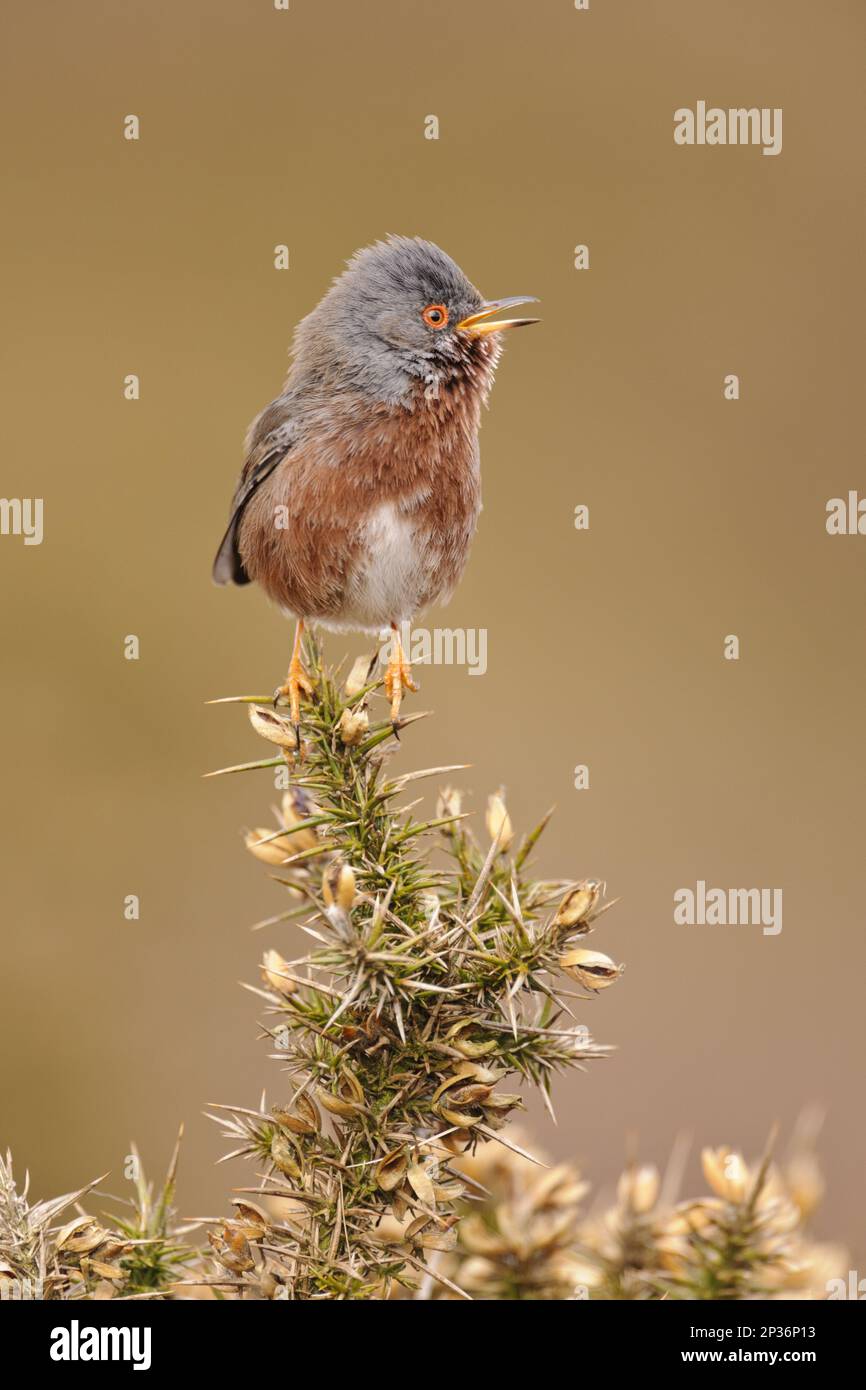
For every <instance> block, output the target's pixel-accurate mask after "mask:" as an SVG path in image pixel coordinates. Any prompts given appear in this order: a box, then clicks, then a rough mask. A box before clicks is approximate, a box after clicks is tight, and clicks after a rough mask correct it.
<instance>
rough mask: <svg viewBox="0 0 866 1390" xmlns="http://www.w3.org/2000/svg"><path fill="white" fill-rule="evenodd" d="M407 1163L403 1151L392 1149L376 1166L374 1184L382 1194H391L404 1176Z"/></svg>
mask: <svg viewBox="0 0 866 1390" xmlns="http://www.w3.org/2000/svg"><path fill="white" fill-rule="evenodd" d="M408 1166H409V1161H408V1159H407V1157H406V1150H405V1149H394V1150H393V1152H392V1153H389V1154H386V1155H385V1157H384V1158H383V1159H382V1160H381V1162H379V1163H378V1164H377V1165H376V1184H377V1186H378V1187H381V1189H382V1191H383V1192H393V1191H394V1189H395V1187H399V1186H400V1183H401V1182H402V1181H403V1179H404V1177H405V1176H406V1169H407V1168H408Z"/></svg>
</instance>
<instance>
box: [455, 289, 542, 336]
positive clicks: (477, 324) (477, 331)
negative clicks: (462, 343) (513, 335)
mask: <svg viewBox="0 0 866 1390" xmlns="http://www.w3.org/2000/svg"><path fill="white" fill-rule="evenodd" d="M537 303H538V300H537V299H536V297H535V295H534V294H513V295H511V296H510V298H508V299H491V300H490V302H489V303H488V304H484V305H482V307H481V308H480V309H479V310H478V312H477V313H475V314H470V315H469V316H468V318H465V319H462V320H461V321H460V323H458V325H457V328H458V331H462V332H464V333H468V334H469V336H470V338H482V337H483V336H484V335H485V334H486V333H498V332H499V330H500V329H501V328H524V327H525V326H526V324H528V323H538V319H498V320H497V321H496V322H495V323H491V322H489V320H490V319H491V318H492V317H493V315H494V314H498V313H499V312H500V311H501V310H502V309H513V308H514V305H515V304H537Z"/></svg>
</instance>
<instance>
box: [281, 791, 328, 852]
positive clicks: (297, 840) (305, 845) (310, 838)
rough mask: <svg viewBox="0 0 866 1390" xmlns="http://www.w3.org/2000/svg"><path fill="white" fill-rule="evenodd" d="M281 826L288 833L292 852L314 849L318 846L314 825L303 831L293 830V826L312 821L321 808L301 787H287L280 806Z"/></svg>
mask: <svg viewBox="0 0 866 1390" xmlns="http://www.w3.org/2000/svg"><path fill="white" fill-rule="evenodd" d="M280 810H281V813H282V820H283V825H284V826H285V828H286V830H287V831H289V832H290V834H291V838H292V844H293V846H294V852H295V853H300V851H301V850H305V849H315V848H316V846H317V845H318V844H319V836H318V833H317V831H316V827H315V826H314V825H308V826H307V828H306V829H305V830H298V831H295V830H294V826H296V825H299V824H300V823H301V822H302V821H307V820H312V818H313V817H314V816H317V815H319V814H320V813H321V808H320V807H319V806H317V805H316V803H315V801H313V798H312V797H311V796H308V795H307V793H306V792H305V791H304V790H303V788H302V787H289V788H288V790H287V791H285V792H283V800H282V803H281V806H280Z"/></svg>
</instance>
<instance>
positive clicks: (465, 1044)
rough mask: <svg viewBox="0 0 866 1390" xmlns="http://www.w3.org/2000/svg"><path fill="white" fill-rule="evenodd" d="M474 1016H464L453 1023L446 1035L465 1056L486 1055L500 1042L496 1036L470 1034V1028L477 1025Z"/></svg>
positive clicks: (456, 1049)
mask: <svg viewBox="0 0 866 1390" xmlns="http://www.w3.org/2000/svg"><path fill="white" fill-rule="evenodd" d="M475 1022H476V1021H475V1019H474V1018H463V1019H460V1020H459V1022H457V1023H455V1024H453V1025H452V1027H451V1028H449V1029H448V1032H447V1033H446V1035H445V1036H446V1037H447V1039H448V1041H449V1043H450V1044H451V1046H452V1047H453V1048H454V1049H455V1051H457V1052H459V1053H461V1054H462V1055H463V1056H464V1057H469V1058H473V1057H484V1056H486V1055H487V1053H489V1052H495V1051H496V1049H497V1048H498V1046H499V1043H498V1042H497V1041H496V1039H495V1038H484V1037H483V1036H482V1035H480V1034H477V1033H476V1034H475V1035H474V1036H471V1037H470V1036H468V1030H469V1029H470V1028H473V1027H475Z"/></svg>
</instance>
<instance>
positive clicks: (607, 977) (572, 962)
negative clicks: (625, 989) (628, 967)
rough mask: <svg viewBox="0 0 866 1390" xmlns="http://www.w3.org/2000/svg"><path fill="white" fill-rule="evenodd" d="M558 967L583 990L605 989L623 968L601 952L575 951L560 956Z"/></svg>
mask: <svg viewBox="0 0 866 1390" xmlns="http://www.w3.org/2000/svg"><path fill="white" fill-rule="evenodd" d="M559 966H560V969H561V970H564V971H565V973H566V975H570V976H571V978H572V979H573V980H577V982H578V984H580V985H583V986H584V988H585V989H592V990H596V991H597V990H600V989H607V987H608V985H612V984H613V982H614V980H616V979H618V978H619V976H620V975H621V974H622V970H623V967H622V966H621V965H617V964H616V962H615V961H612V960H611V958H610V956H605V955H602V953H601V951H585V950H582V949H576V950H573V951H566V952H565V955H563V956H560V958H559Z"/></svg>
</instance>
